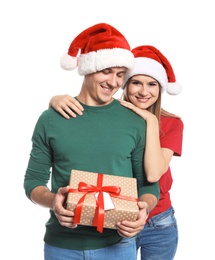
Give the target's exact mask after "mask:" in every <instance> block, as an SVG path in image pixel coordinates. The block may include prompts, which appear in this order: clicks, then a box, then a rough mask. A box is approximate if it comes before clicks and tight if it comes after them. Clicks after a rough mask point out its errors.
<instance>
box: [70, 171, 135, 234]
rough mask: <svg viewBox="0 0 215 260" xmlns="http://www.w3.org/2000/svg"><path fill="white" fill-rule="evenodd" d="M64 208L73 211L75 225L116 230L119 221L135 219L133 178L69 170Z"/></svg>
mask: <svg viewBox="0 0 215 260" xmlns="http://www.w3.org/2000/svg"><path fill="white" fill-rule="evenodd" d="M69 186H70V190H69V192H68V196H67V201H66V208H67V209H68V210H72V211H74V212H75V217H74V224H80V225H87V226H96V227H97V230H98V231H99V232H102V231H103V228H104V227H105V228H111V229H116V223H117V222H119V221H122V220H128V221H135V220H137V216H138V212H139V208H138V205H137V201H138V198H137V196H138V195H137V181H136V179H135V178H128V177H121V176H113V175H108V174H102V173H95V172H86V171H78V170H72V172H71V176H70V182H69Z"/></svg>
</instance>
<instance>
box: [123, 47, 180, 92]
mask: <svg viewBox="0 0 215 260" xmlns="http://www.w3.org/2000/svg"><path fill="white" fill-rule="evenodd" d="M132 52H133V54H134V57H135V66H134V69H133V70H132V71H130V72H129V73H128V74H127V75H126V77H125V80H124V84H123V88H124V86H125V83H126V82H127V80H128V79H129V78H130V77H132V76H134V75H138V74H145V75H148V76H150V77H152V78H154V79H156V80H157V81H158V82H159V83H160V85H161V87H162V89H163V90H165V91H166V92H167V93H168V94H170V95H177V94H180V92H181V90H182V87H181V85H180V84H179V83H178V82H176V78H175V74H174V71H173V69H172V66H171V64H170V63H169V61H168V60H167V58H166V57H165V56H164V55H163V54H162V53H161V52H160V51H159V50H158V49H156V48H155V47H153V46H150V45H143V46H138V47H136V48H134V49H133V50H132Z"/></svg>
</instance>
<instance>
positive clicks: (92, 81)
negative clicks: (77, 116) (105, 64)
mask: <svg viewBox="0 0 215 260" xmlns="http://www.w3.org/2000/svg"><path fill="white" fill-rule="evenodd" d="M126 71H127V68H125V67H112V68H107V69H104V70H102V71H99V72H95V73H92V74H89V75H86V76H85V79H84V86H85V88H84V89H85V98H86V100H84V103H85V104H87V105H90V106H103V105H107V104H109V103H110V102H111V101H112V100H113V95H114V94H115V93H116V92H117V91H118V90H119V88H120V87H121V85H122V83H123V79H124V76H125V73H126Z"/></svg>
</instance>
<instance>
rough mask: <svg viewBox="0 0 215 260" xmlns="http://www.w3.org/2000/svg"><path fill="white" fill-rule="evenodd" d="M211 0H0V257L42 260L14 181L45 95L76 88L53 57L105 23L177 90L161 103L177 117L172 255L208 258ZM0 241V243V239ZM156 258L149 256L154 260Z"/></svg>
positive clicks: (181, 259)
mask: <svg viewBox="0 0 215 260" xmlns="http://www.w3.org/2000/svg"><path fill="white" fill-rule="evenodd" d="M212 4H213V1H209V0H205V1H199V0H196V1H194V0H193V1H192V0H190V1H174V0H162V1H161V0H157V1H156V0H150V1H149V0H148V1H144V0H133V1H130V2H129V1H99V0H91V1H87V0H86V1H81V0H80V1H78V0H77V1H72V0H70V1H69V0H62V1H56V0H45V1H44V0H43V1H42V0H37V1H27V0H19V1H15V0H11V1H10V0H8V1H1V4H0V27H1V30H0V36H1V38H0V46H1V48H0V73H1V76H0V86H1V102H0V106H1V107H0V111H1V135H0V138H1V140H0V141H1V189H0V190H1V214H0V216H1V217H0V220H1V238H2V240H1V241H2V242H3V244H2V245H1V251H0V258H1V259H13V256H15V258H16V259H22V260H29V259H31V260H41V259H43V235H44V225H45V222H46V220H47V217H48V210H47V209H44V208H42V207H39V206H36V205H34V204H33V203H31V202H30V201H29V200H28V199H27V198H26V197H25V194H24V189H23V178H24V174H25V170H26V167H27V162H28V158H29V153H30V149H31V135H32V132H33V128H34V125H35V123H36V120H37V118H38V117H39V115H40V114H41V112H42V111H43V110H45V109H46V108H47V107H48V102H49V100H50V98H51V97H52V96H53V95H56V94H64V93H70V94H71V95H76V94H77V93H78V92H79V89H80V86H81V82H82V78H81V77H80V76H78V73H77V71H74V72H66V71H64V70H62V69H61V68H60V65H59V59H60V57H61V56H62V55H63V54H64V53H66V52H67V49H68V48H69V45H70V43H71V41H72V40H73V39H74V37H76V36H77V35H78V34H79V33H80V32H81V31H83V30H84V29H86V28H88V27H89V26H92V25H94V24H96V23H99V22H106V23H110V24H111V25H113V26H114V27H116V28H117V29H119V30H120V31H121V32H122V33H123V34H124V35H125V36H126V37H127V39H128V40H129V42H130V45H131V47H132V48H133V47H135V46H138V45H142V44H150V45H154V46H155V47H157V48H158V49H160V51H161V52H163V53H164V54H165V55H166V56H167V58H168V59H169V61H170V62H171V64H172V66H173V68H174V71H175V74H176V78H177V80H178V81H179V82H180V83H181V85H182V86H183V92H182V94H181V95H179V96H174V97H173V96H169V95H167V94H163V107H164V108H165V109H167V110H170V111H171V112H174V113H177V114H179V115H180V116H181V117H182V120H183V122H184V126H185V128H184V142H183V156H182V157H181V158H174V159H173V160H172V163H171V166H172V173H173V178H174V183H173V188H172V191H171V196H172V202H173V205H174V207H175V210H176V217H177V219H178V226H179V247H178V251H177V255H176V257H175V259H176V260H191V259H192V260H193V259H194V260H195V259H197V258H198V259H210V260H211V259H215V252H214V232H215V230H214V219H213V214H212V211H214V204H213V202H214V200H212V199H213V195H214V182H213V180H214V177H213V175H214V173H215V170H214V145H215V140H214V131H215V129H214V122H213V121H214V112H215V110H214V88H215V83H214V75H215V73H214V70H215V68H214V60H215V51H214V46H215V40H214V24H215V16H214V8H213V5H212ZM2 242H1V243H2ZM158 260H159V259H158Z"/></svg>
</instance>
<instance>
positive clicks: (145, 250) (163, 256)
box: [136, 207, 178, 260]
mask: <svg viewBox="0 0 215 260" xmlns="http://www.w3.org/2000/svg"><path fill="white" fill-rule="evenodd" d="M174 213H175V211H174V209H173V207H170V208H169V209H168V210H166V211H164V212H162V213H160V214H158V215H156V216H154V217H152V218H151V219H149V221H148V223H147V224H146V225H145V227H144V229H143V230H142V231H141V232H140V233H139V234H138V235H137V237H136V243H137V249H139V248H140V256H141V260H172V259H174V256H175V253H176V250H177V246H178V226H177V221H176V218H175V216H174Z"/></svg>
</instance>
